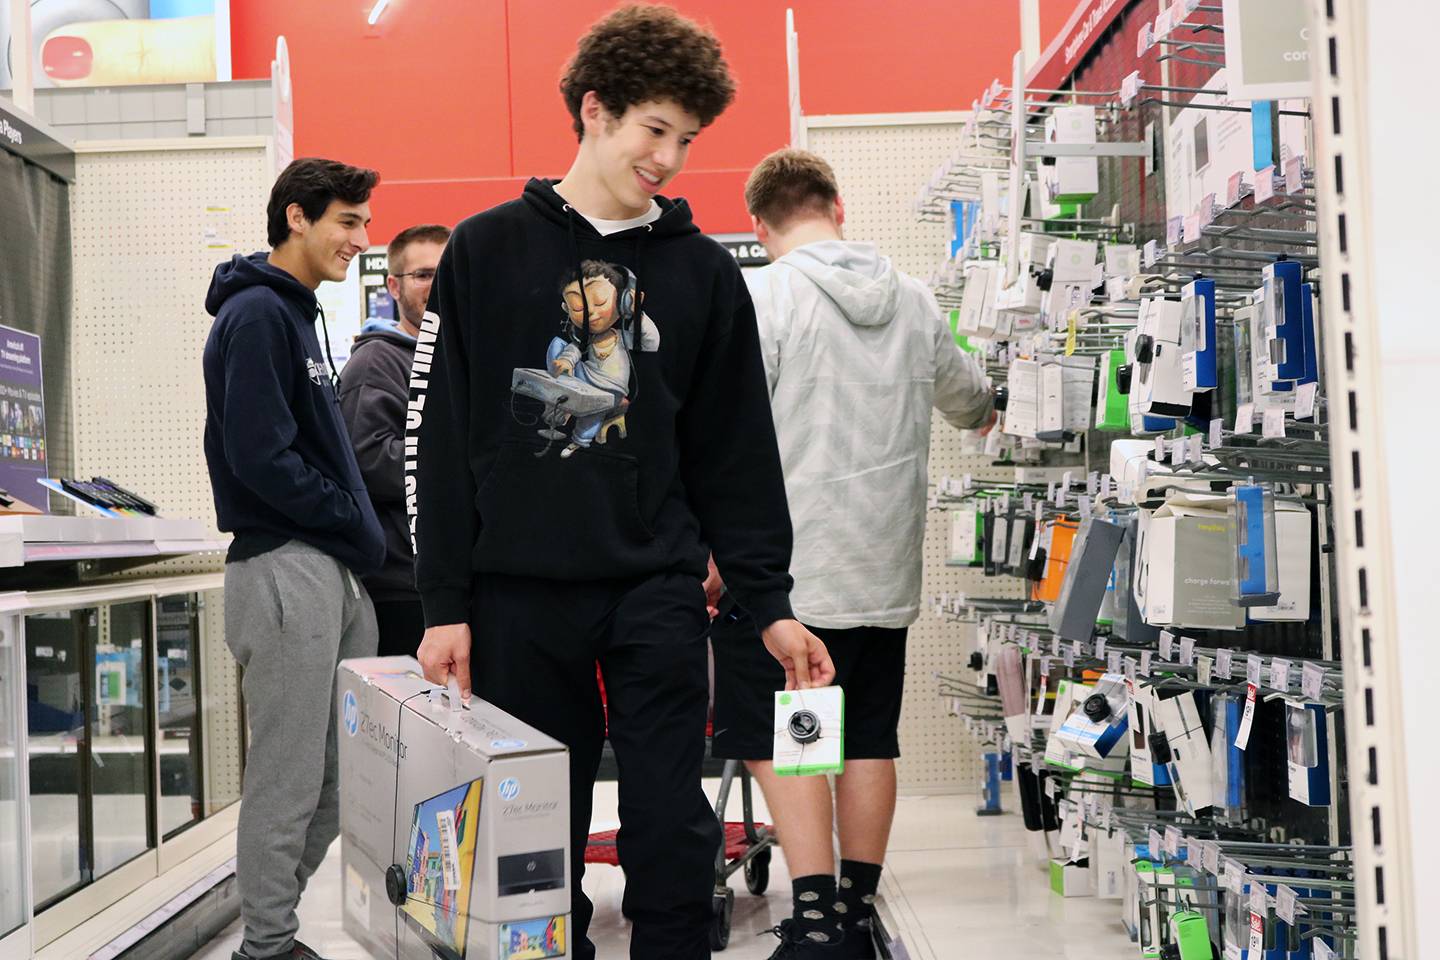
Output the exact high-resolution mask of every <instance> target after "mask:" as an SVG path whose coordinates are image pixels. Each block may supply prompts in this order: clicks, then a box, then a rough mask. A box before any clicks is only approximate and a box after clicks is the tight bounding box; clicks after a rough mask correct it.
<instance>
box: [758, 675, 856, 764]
mask: <svg viewBox="0 0 1440 960" xmlns="http://www.w3.org/2000/svg"><path fill="white" fill-rule="evenodd" d="M773 760H774V767H775V773H776V774H778V775H780V776H782V777H785V776H792V777H804V776H812V775H816V774H823V773H841V772H843V771H844V769H845V692H844V691H843V690H841V689H840V688H839V687H817V688H814V689H811V690H780V691H777V692H776V694H775V749H774V754H773Z"/></svg>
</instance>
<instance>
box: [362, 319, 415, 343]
mask: <svg viewBox="0 0 1440 960" xmlns="http://www.w3.org/2000/svg"><path fill="white" fill-rule="evenodd" d="M371 340H388V341H389V342H391V343H394V344H397V345H399V346H402V347H405V348H406V349H408V350H414V349H415V338H414V337H412V336H410V334H408V333H406V332H405V331H404V330H401V329H400V325H399V324H397V323H396V322H395V321H394V320H369V321H366V323H365V325H364V326H363V327H361V328H360V335H359V336H358V337H356V338H355V344H354V346H356V347H358V346H360V344H362V343H368V342H369V341H371ZM352 349H353V348H352Z"/></svg>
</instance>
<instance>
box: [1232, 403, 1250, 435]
mask: <svg viewBox="0 0 1440 960" xmlns="http://www.w3.org/2000/svg"><path fill="white" fill-rule="evenodd" d="M1254 430H1255V404H1253V403H1242V404H1240V406H1238V407H1236V408H1235V432H1236V433H1251V432H1253V431H1254Z"/></svg>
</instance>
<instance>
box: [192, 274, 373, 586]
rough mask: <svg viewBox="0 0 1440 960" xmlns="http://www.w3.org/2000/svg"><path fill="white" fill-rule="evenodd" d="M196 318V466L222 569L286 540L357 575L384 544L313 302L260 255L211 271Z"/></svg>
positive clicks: (304, 289) (364, 571) (307, 292)
mask: <svg viewBox="0 0 1440 960" xmlns="http://www.w3.org/2000/svg"><path fill="white" fill-rule="evenodd" d="M205 309H206V310H208V311H209V312H210V313H211V314H212V315H213V316H214V317H215V323H214V325H213V326H211V328H210V336H209V337H208V338H207V339H206V341H205V354H204V367H205V401H206V415H205V460H206V462H207V463H208V464H209V467H210V487H211V490H212V491H213V492H214V494H215V514H216V517H217V519H218V520H219V524H220V529H221V530H227V531H234V533H235V542H234V544H232V545H231V547H230V556H229V559H231V560H244V559H248V558H250V557H254V556H258V555H259V554H262V553H265V552H266V551H268V550H272V549H274V548H275V547H278V546H280V545H281V544H283V543H285V542H286V541H288V540H300V541H302V542H304V543H308V544H310V545H311V546H313V547H316V548H318V549H320V550H323V551H325V552H326V553H328V554H330V555H331V556H333V557H334V558H335V559H337V560H339V561H340V562H341V563H343V564H345V566H347V567H349V568H350V569H351V570H353V571H354V572H355V573H357V574H360V575H362V576H364V575H367V574H370V573H373V572H375V571H376V570H378V569H379V568H380V565H381V563H383V562H384V559H385V539H384V537H383V536H382V534H381V533H380V523H379V521H378V520H376V519H375V511H374V509H373V508H372V507H371V505H370V497H369V496H368V495H367V494H366V492H365V484H364V481H362V480H361V478H360V468H359V467H358V466H356V464H355V454H354V452H352V451H351V449H350V440H349V438H348V437H347V436H346V433H345V423H344V421H343V420H342V419H341V416H340V404H339V402H338V401H337V400H336V398H335V389H334V386H333V385H332V383H331V382H330V368H329V365H328V364H326V362H325V357H324V354H322V352H321V349H320V339H319V337H317V336H316V334H315V316H316V313H317V312H318V310H319V305H318V304H317V302H316V300H315V294H314V292H313V291H311V290H310V289H309V288H308V287H306V286H305V285H304V284H302V283H300V281H298V280H296V279H295V278H294V277H292V276H291V275H290V274H288V273H286V272H285V271H284V270H281V269H280V268H279V267H275V266H272V265H271V264H270V263H269V262H268V260H267V258H266V254H264V253H255V254H251V255H250V256H248V257H245V256H241V255H239V254H236V255H235V257H234V258H233V259H231V260H230V261H229V262H228V263H222V264H220V265H219V266H218V267H216V268H215V276H214V278H213V279H212V280H211V281H210V292H209V293H208V294H206V296H205Z"/></svg>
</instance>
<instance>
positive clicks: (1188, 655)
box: [1180, 637, 1195, 667]
mask: <svg viewBox="0 0 1440 960" xmlns="http://www.w3.org/2000/svg"><path fill="white" fill-rule="evenodd" d="M1180 665H1181V666H1182V667H1193V666H1195V638H1194V637H1181V638H1180Z"/></svg>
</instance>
